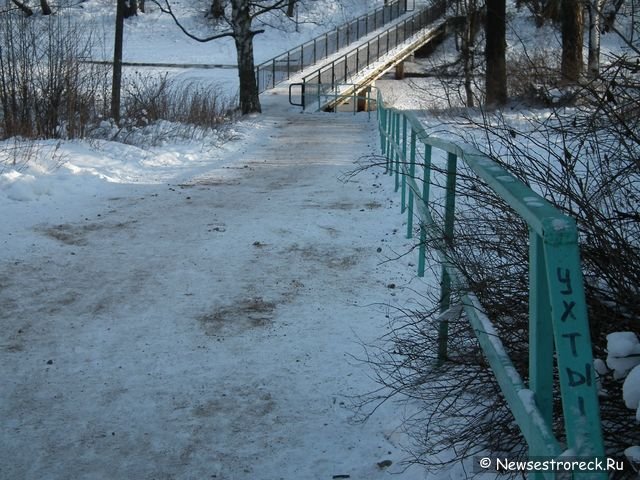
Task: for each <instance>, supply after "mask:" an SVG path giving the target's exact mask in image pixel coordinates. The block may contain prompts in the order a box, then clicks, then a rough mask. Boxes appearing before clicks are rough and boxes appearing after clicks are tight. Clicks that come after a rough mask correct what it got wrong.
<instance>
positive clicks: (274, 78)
mask: <svg viewBox="0 0 640 480" xmlns="http://www.w3.org/2000/svg"><path fill="white" fill-rule="evenodd" d="M271 72H272V74H273V76H272V77H271V82H272V85H273V86H274V87H275V86H276V59H275V58H274V59H273V63H272V64H271Z"/></svg>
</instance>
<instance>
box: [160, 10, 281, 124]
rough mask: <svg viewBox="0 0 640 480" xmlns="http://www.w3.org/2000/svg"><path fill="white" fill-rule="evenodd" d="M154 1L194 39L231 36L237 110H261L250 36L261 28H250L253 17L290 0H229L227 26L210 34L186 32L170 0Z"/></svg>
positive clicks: (200, 40) (205, 39)
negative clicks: (235, 67) (233, 52)
mask: <svg viewBox="0 0 640 480" xmlns="http://www.w3.org/2000/svg"><path fill="white" fill-rule="evenodd" d="M154 2H155V3H156V5H158V6H159V7H160V10H161V11H162V12H164V13H167V14H169V15H171V17H172V18H173V21H174V22H175V23H176V25H177V26H178V27H179V28H180V30H182V32H183V33H184V34H185V35H187V36H188V37H189V38H192V39H193V40H196V41H198V42H210V41H212V40H216V39H219V38H224V37H231V38H233V40H234V41H235V46H236V56H237V59H238V77H239V79H240V99H239V101H240V110H241V112H242V113H243V114H247V113H260V112H261V111H262V109H261V107H260V98H259V91H258V84H257V80H256V75H255V62H254V58H253V37H255V36H256V35H257V34H259V33H263V32H264V30H262V29H254V28H253V27H252V24H253V20H254V19H255V18H257V17H259V16H261V15H264V14H266V13H268V12H272V11H274V10H277V9H280V8H282V7H283V6H285V5H287V3H288V2H289V0H231V2H230V3H231V12H228V11H226V12H225V14H224V19H225V21H226V23H227V26H228V28H226V29H224V30H223V31H222V32H220V33H216V34H214V35H211V36H209V37H198V36H196V35H194V34H193V33H191V32H189V31H188V30H187V29H186V28H185V27H184V26H183V25H182V24H181V23H180V21H179V20H178V19H177V18H176V16H175V13H174V12H173V9H172V7H171V4H170V3H169V0H165V3H164V5H161V4H159V3H158V2H157V0H154Z"/></svg>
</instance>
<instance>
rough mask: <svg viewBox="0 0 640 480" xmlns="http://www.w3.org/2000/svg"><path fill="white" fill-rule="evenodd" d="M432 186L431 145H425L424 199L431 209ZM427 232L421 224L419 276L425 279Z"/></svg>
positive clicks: (422, 223)
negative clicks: (430, 186)
mask: <svg viewBox="0 0 640 480" xmlns="http://www.w3.org/2000/svg"><path fill="white" fill-rule="evenodd" d="M430 184H431V145H426V144H425V145H424V167H423V172H422V198H421V199H420V200H421V201H422V203H423V204H424V206H425V207H427V208H429V185H430ZM426 242H427V230H426V227H425V226H424V222H420V248H419V257H418V276H419V277H424V262H425V256H426V247H427V246H426Z"/></svg>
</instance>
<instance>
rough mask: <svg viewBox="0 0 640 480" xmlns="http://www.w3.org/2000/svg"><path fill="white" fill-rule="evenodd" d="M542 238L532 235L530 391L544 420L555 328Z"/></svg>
mask: <svg viewBox="0 0 640 480" xmlns="http://www.w3.org/2000/svg"><path fill="white" fill-rule="evenodd" d="M549 302H550V301H549V287H548V285H547V272H546V268H545V258H544V246H543V243H542V238H540V236H539V235H538V234H537V233H536V232H534V231H530V232H529V388H530V389H531V390H532V391H533V393H534V394H535V398H536V404H537V405H538V409H539V410H540V413H541V414H542V417H543V418H544V420H545V421H546V422H547V424H548V425H549V426H551V424H552V423H551V422H552V414H553V388H552V387H553V327H552V325H551V305H550V303H549Z"/></svg>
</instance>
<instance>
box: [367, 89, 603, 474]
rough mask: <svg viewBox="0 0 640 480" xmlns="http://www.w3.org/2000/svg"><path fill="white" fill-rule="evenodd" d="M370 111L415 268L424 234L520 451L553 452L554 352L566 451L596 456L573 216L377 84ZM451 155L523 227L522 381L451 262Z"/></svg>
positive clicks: (443, 334) (442, 340)
mask: <svg viewBox="0 0 640 480" xmlns="http://www.w3.org/2000/svg"><path fill="white" fill-rule="evenodd" d="M377 110H378V126H379V131H380V138H381V149H382V152H383V154H384V156H385V157H386V173H389V174H390V175H394V174H395V189H396V191H398V190H399V189H400V190H401V192H402V201H401V211H402V212H405V211H408V220H407V237H409V238H410V237H411V236H412V235H413V221H414V213H415V214H416V216H417V217H418V218H419V221H420V228H419V230H420V248H419V255H420V256H419V259H418V275H420V276H422V275H424V269H425V266H424V262H425V246H426V243H427V239H429V240H430V242H429V244H430V245H435V248H436V250H437V252H438V254H439V256H440V260H441V263H442V281H441V297H440V298H441V303H440V310H441V311H442V312H445V311H447V310H449V308H451V305H450V303H451V289H452V287H454V286H455V287H458V288H460V289H461V291H462V293H463V295H462V297H461V302H462V307H463V309H464V311H465V313H466V315H467V318H468V319H469V322H470V324H471V325H472V327H473V329H474V331H475V333H476V336H477V338H478V341H479V343H480V346H481V347H482V350H483V351H484V353H485V356H486V357H487V359H488V361H489V364H490V365H491V368H492V370H493V372H494V374H495V376H496V379H497V381H498V384H499V385H500V388H501V390H502V392H503V394H504V396H505V399H506V400H507V403H508V404H509V407H510V409H511V411H512V413H513V415H514V417H515V420H516V422H517V423H518V425H519V427H520V429H521V431H522V433H523V435H524V437H525V439H526V440H527V443H528V445H529V453H530V455H531V456H532V457H546V458H556V457H558V456H560V455H561V454H562V452H563V450H562V448H561V447H560V444H559V442H558V441H557V439H556V438H555V436H554V434H553V429H552V425H553V417H552V414H553V390H554V389H553V382H554V378H553V370H554V369H553V360H554V357H555V359H556V362H557V367H558V372H559V383H560V393H561V397H562V407H563V411H564V427H565V433H566V442H567V447H568V448H569V449H571V450H572V452H573V456H575V457H581V458H587V457H588V458H590V459H596V458H598V457H600V458H602V457H603V456H604V447H603V440H602V431H601V424H600V411H599V403H598V396H597V386H596V382H595V373H594V371H593V354H592V344H591V339H590V333H589V323H588V318H587V307H586V301H585V293H584V286H583V278H582V271H581V269H580V259H579V245H578V233H577V228H576V223H575V220H574V219H573V218H571V217H568V216H566V215H563V214H562V213H561V212H560V211H559V210H557V209H556V208H555V207H554V206H553V205H551V204H550V203H549V202H548V201H547V200H545V199H544V198H543V197H541V196H540V195H538V194H537V193H535V192H534V191H532V190H531V189H530V188H529V187H528V186H526V185H525V184H524V183H522V182H521V181H520V180H518V179H517V178H516V177H514V176H513V175H512V174H511V173H510V172H508V171H507V170H506V169H505V168H504V167H502V166H500V165H498V164H497V163H496V162H494V161H493V160H491V159H490V158H489V157H487V156H486V155H484V154H483V153H481V152H479V151H477V150H476V149H474V148H473V147H470V146H467V145H459V144H456V143H453V142H450V141H447V140H443V139H439V138H436V137H432V136H429V135H428V134H427V133H426V132H425V130H424V129H423V127H422V125H421V123H420V121H419V120H418V119H417V118H416V117H415V116H414V115H413V114H412V113H410V112H403V111H400V110H396V109H393V108H388V107H386V106H385V104H384V101H383V98H382V95H381V94H380V93H378V99H377ZM434 148H435V149H439V150H442V151H444V152H446V153H447V169H446V189H445V205H444V228H443V229H442V227H441V228H440V231H444V238H441V237H439V236H438V233H437V231H438V228H436V222H435V220H434V218H433V216H432V214H431V209H432V206H431V204H430V202H429V185H430V183H431V170H432V169H431V158H432V150H433V149H434ZM418 150H421V151H422V152H424V153H423V154H424V158H423V159H422V160H421V161H418V162H417V161H416V160H417V158H416V157H417V156H418ZM459 161H462V162H464V164H466V165H467V167H469V168H470V169H471V170H472V171H473V172H474V173H475V174H476V175H477V176H478V177H479V178H480V179H481V180H482V181H484V183H486V185H488V186H489V187H490V188H491V189H492V190H493V191H494V192H495V193H497V194H498V195H499V196H500V197H501V198H502V200H503V201H504V202H505V203H507V204H508V205H509V206H510V207H511V208H512V209H513V210H514V211H515V212H516V213H517V214H518V215H519V216H520V217H521V218H522V219H523V220H524V221H525V222H526V223H527V225H528V226H529V232H530V235H529V245H530V255H529V278H530V284H529V293H530V295H529V338H530V342H529V385H528V388H527V386H526V385H525V383H524V382H523V380H522V378H521V377H520V374H519V373H518V372H517V371H516V370H515V368H514V366H513V363H512V362H511V360H510V358H509V356H508V354H507V352H506V350H505V348H504V346H503V344H502V342H501V340H500V338H499V337H498V334H497V331H496V330H495V328H494V326H493V324H492V322H491V320H490V319H489V318H488V317H487V315H486V313H485V311H484V309H483V307H482V306H481V304H480V302H479V301H478V298H477V297H476V296H475V295H474V294H473V292H470V291H468V289H466V286H465V282H464V278H463V276H462V275H461V273H460V272H459V271H458V269H457V268H456V267H455V266H454V262H453V261H452V257H451V254H450V252H451V248H452V245H453V235H454V222H455V185H456V171H457V165H458V162H459ZM420 169H422V172H420V171H419V170H420ZM447 330H448V324H447V321H446V319H445V320H443V321H442V322H441V324H440V330H439V352H438V360H439V362H441V363H444V362H445V361H446V358H447V336H448V331H447ZM554 340H555V342H554ZM554 343H555V349H554ZM544 476H545V477H546V478H555V473H553V472H545V473H544ZM580 478H592V479H600V480H604V479H606V478H607V474H606V472H591V473H581V477H580Z"/></svg>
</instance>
